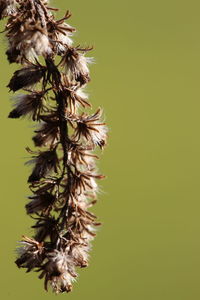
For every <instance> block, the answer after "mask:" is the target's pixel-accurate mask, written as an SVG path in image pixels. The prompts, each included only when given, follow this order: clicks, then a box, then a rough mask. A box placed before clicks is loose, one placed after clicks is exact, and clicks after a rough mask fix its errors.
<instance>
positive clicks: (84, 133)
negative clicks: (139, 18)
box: [0, 0, 107, 293]
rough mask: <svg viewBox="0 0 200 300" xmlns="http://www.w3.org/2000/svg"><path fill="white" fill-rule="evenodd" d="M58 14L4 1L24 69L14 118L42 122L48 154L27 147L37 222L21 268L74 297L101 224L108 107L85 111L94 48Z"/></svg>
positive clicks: (10, 53) (41, 0)
mask: <svg viewBox="0 0 200 300" xmlns="http://www.w3.org/2000/svg"><path fill="white" fill-rule="evenodd" d="M54 11H57V9H55V8H51V7H49V6H48V3H47V1H45V0H0V17H1V18H4V17H8V22H7V25H6V27H5V32H6V36H7V38H8V50H7V51H6V54H7V57H8V60H9V62H10V63H14V62H15V63H19V64H21V65H22V68H21V69H19V70H17V71H16V72H15V73H14V75H13V77H12V78H11V80H10V82H9V84H8V87H9V88H10V90H11V91H13V92H17V91H19V90H23V91H24V93H23V94H17V96H16V97H15V99H14V100H15V103H14V108H13V110H12V111H11V112H10V114H9V117H10V118H20V117H26V116H27V117H29V118H31V119H32V120H33V121H37V122H39V127H38V129H37V130H35V135H34V137H33V142H34V144H35V146H36V147H40V150H38V151H35V152H34V151H31V150H30V149H29V148H27V151H28V152H29V153H30V154H31V155H32V160H31V161H30V163H31V164H33V170H32V173H31V175H30V176H29V178H28V182H29V183H30V190H31V192H32V195H31V196H30V197H29V203H27V204H26V211H27V213H28V214H30V215H31V216H32V217H33V218H34V219H35V222H36V223H35V224H34V225H33V226H32V228H34V236H33V237H32V238H28V237H23V239H22V241H21V244H22V245H21V247H20V248H19V257H18V258H17V260H16V264H17V266H18V267H22V268H26V269H27V272H29V271H31V270H35V271H39V272H40V275H39V278H44V281H45V289H46V290H47V287H48V283H50V284H51V286H52V288H53V291H55V292H56V293H60V292H69V291H71V289H72V282H73V281H74V280H75V278H76V277H77V273H76V267H81V268H82V267H86V266H87V265H88V253H89V250H90V247H91V246H90V242H91V240H92V239H93V238H94V236H95V226H98V225H99V223H98V222H97V220H96V216H95V215H94V214H93V213H91V212H90V211H89V208H90V207H91V206H92V205H93V204H95V203H96V195H97V192H98V187H97V184H96V179H101V178H103V176H102V175H99V174H98V173H97V171H96V168H95V159H97V158H98V157H97V156H96V155H95V154H94V153H93V151H94V149H95V147H96V146H99V147H100V148H103V147H104V146H105V144H106V132H107V129H106V127H105V123H104V122H102V121H101V114H102V112H101V110H100V109H98V110H97V112H96V113H94V114H92V115H88V114H87V113H85V112H81V113H79V111H82V110H83V109H84V108H87V107H90V104H89V102H88V99H87V95H86V94H85V93H84V88H85V86H86V84H87V83H88V82H89V81H90V76H89V69H88V63H90V62H92V60H91V58H88V57H86V56H85V54H86V53H87V52H88V51H89V50H91V48H81V47H80V46H77V47H74V46H73V45H72V40H71V35H72V32H73V31H74V28H72V27H71V26H69V25H68V24H66V22H65V21H66V20H67V19H68V18H69V17H70V13H69V12H67V13H66V14H65V16H64V17H63V18H62V19H60V20H56V19H55V16H54V14H53V12H54ZM42 57H43V59H41V58H42ZM57 57H58V58H59V57H60V60H59V63H56V62H55V59H56V58H57Z"/></svg>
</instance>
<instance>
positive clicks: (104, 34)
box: [0, 0, 200, 300]
mask: <svg viewBox="0 0 200 300" xmlns="http://www.w3.org/2000/svg"><path fill="white" fill-rule="evenodd" d="M52 5H54V6H56V7H61V8H62V10H61V13H62V14H63V13H64V8H65V9H70V11H71V12H72V13H73V16H72V18H71V19H70V21H69V23H70V24H71V25H73V26H75V27H76V28H77V33H76V34H75V41H76V44H79V43H81V45H85V46H87V45H94V47H95V49H94V51H93V53H92V55H93V56H94V57H95V60H96V63H95V64H94V65H93V66H92V67H91V75H92V82H91V83H90V84H89V86H88V92H89V93H90V99H91V102H92V103H93V106H94V109H96V108H97V107H98V106H101V107H103V108H104V112H105V116H106V121H107V123H108V125H109V136H110V137H109V144H108V147H107V148H106V149H105V151H104V153H103V156H102V158H101V162H100V164H99V167H100V169H101V171H102V172H103V173H104V174H106V175H107V179H106V180H104V181H101V183H100V184H101V190H102V192H101V194H100V195H99V199H100V201H99V203H98V205H97V206H96V207H95V209H94V210H95V212H96V213H97V214H98V216H99V217H100V219H101V220H102V221H103V226H102V227H101V229H100V231H99V233H98V237H97V238H96V240H95V242H94V243H93V251H92V253H91V259H90V266H89V268H87V269H84V270H81V271H80V272H79V274H80V277H79V279H78V283H77V284H75V286H74V291H73V293H71V294H69V295H66V294H64V295H60V296H58V297H59V298H61V299H64V297H65V298H69V299H71V300H78V299H87V300H92V299H95V300H99V299H110V300H114V299H115V300H119V299H126V300H129V299H136V300H147V299H148V300H198V299H200V186H199V180H200V133H199V130H200V118H199V113H200V85H199V82H200V16H199V10H200V4H199V1H194V0H190V1H180V0H168V1H160V0H159V1H158V0H151V1H149V0H137V1H136V0H134V1H131V0H129V1H128V0H124V1H113V0H109V1H105V0H101V1H92V0H85V1H72V0H71V1H64V0H62V1H53V3H52ZM1 41H2V44H1V53H0V54H1V60H0V76H1V80H0V88H1V106H0V107H1V108H0V133H1V147H0V167H1V181H0V191H1V211H0V228H1V250H0V271H1V275H0V276H1V284H0V285H1V298H2V299H4V300H8V299H10V300H14V299H17V300H18V299H20V300H23V299H30V300H33V299H49V300H50V299H54V297H55V295H53V294H51V292H49V293H48V294H47V293H46V292H44V291H43V282H42V281H41V280H38V279H37V274H35V273H29V274H25V272H24V271H23V270H18V269H17V268H16V266H15V265H14V263H13V261H14V259H15V250H14V249H15V247H16V243H17V240H19V239H20V237H21V235H22V234H27V235H29V234H31V232H30V230H29V227H30V226H31V224H32V220H31V219H30V218H29V217H28V216H26V214H25V210H24V205H25V203H26V201H27V200H26V196H28V195H29V190H28V187H27V184H26V180H27V177H28V175H29V173H30V169H29V168H27V167H25V166H24V165H23V164H24V162H25V161H26V160H27V159H28V155H27V153H26V151H25V147H26V146H30V147H31V146H32V142H31V137H32V131H33V129H34V128H33V124H32V123H31V122H28V121H21V120H11V119H7V115H8V113H9V111H10V110H11V102H10V101H9V98H10V96H11V94H8V89H7V88H6V87H5V86H6V85H7V84H8V82H9V79H10V77H11V75H12V73H13V71H14V70H15V69H16V68H17V66H16V65H11V66H9V64H8V62H7V61H6V57H5V55H4V52H5V49H6V41H5V39H4V38H3V36H2V38H1Z"/></svg>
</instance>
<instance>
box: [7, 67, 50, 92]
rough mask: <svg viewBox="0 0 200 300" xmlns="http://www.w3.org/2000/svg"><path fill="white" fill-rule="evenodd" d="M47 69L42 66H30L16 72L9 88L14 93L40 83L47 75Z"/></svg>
mask: <svg viewBox="0 0 200 300" xmlns="http://www.w3.org/2000/svg"><path fill="white" fill-rule="evenodd" d="M45 71H46V68H45V67H41V66H29V67H26V68H23V69H21V70H18V71H15V73H14V75H13V77H12V78H11V80H10V82H9V84H8V87H9V88H10V90H12V91H14V92H15V91H18V90H20V89H22V88H26V87H29V86H31V85H34V84H35V83H37V82H39V81H40V80H41V79H42V77H43V76H44V75H45Z"/></svg>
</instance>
